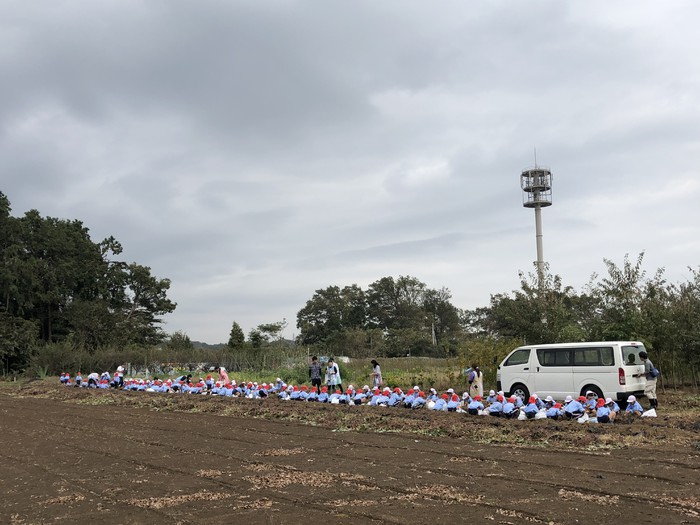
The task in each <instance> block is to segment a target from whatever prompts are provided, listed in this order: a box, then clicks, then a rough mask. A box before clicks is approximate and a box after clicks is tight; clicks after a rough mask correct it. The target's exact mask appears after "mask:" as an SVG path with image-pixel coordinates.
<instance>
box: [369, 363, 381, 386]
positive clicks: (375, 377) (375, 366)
mask: <svg viewBox="0 0 700 525" xmlns="http://www.w3.org/2000/svg"><path fill="white" fill-rule="evenodd" d="M370 362H371V363H372V373H371V374H370V377H371V378H372V386H376V387H381V386H382V382H383V380H382V368H381V367H380V366H379V363H377V360H376V359H372V361H370Z"/></svg>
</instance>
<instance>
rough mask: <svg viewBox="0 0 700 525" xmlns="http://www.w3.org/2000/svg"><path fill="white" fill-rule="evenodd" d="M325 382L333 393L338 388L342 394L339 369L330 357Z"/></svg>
mask: <svg viewBox="0 0 700 525" xmlns="http://www.w3.org/2000/svg"><path fill="white" fill-rule="evenodd" d="M326 382H327V384H328V386H329V387H330V388H331V389H332V390H333V391H335V389H336V388H339V389H340V391H341V392H342V390H343V381H342V379H341V378H340V368H338V365H337V364H336V363H335V361H334V360H333V358H332V357H331V358H330V359H329V360H328V366H327V367H326Z"/></svg>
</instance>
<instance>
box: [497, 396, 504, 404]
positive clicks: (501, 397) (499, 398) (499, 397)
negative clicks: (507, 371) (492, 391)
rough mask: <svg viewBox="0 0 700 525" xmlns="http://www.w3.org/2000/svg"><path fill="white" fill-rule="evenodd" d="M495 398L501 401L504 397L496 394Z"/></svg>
mask: <svg viewBox="0 0 700 525" xmlns="http://www.w3.org/2000/svg"><path fill="white" fill-rule="evenodd" d="M496 400H497V401H500V402H501V403H503V400H504V397H503V396H502V395H501V394H498V396H496Z"/></svg>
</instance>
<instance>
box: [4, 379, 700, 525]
mask: <svg viewBox="0 0 700 525" xmlns="http://www.w3.org/2000/svg"><path fill="white" fill-rule="evenodd" d="M660 405H661V407H662V412H661V414H662V417H659V418H657V419H648V420H636V421H634V422H632V423H616V424H614V425H592V424H578V423H572V422H549V421H546V420H544V421H502V420H497V419H495V418H490V417H469V416H465V415H462V414H454V413H434V412H430V411H427V410H424V411H411V410H404V409H398V408H374V407H346V406H339V405H332V406H331V405H319V404H315V403H302V402H293V401H291V402H281V401H277V400H272V399H270V400H266V401H254V400H245V399H230V398H216V397H214V398H212V397H205V396H189V395H167V394H149V393H145V392H144V393H138V392H114V391H87V390H83V389H81V390H78V389H69V388H62V387H56V386H53V385H50V384H47V383H40V382H38V383H29V384H26V385H23V386H21V387H17V386H0V459H1V460H2V465H3V468H2V476H0V498H1V501H2V505H1V506H0V523H17V524H19V523H23V524H29V523H60V522H69V521H75V520H81V521H83V522H84V523H91V522H92V523H106V522H109V523H163V524H168V525H172V524H176V523H196V522H209V523H211V522H216V523H234V522H238V521H239V520H241V519H242V520H251V519H252V520H255V523H266V524H277V523H324V522H330V523H334V524H335V523H372V522H378V523H401V524H403V523H410V524H424V523H466V522H471V523H502V524H507V523H513V524H515V523H545V524H550V523H556V524H568V523H586V524H595V523H619V524H626V523H664V524H671V523H700V502H699V499H700V498H699V495H700V489H699V488H698V485H699V484H700V410H699V408H700V400H698V397H697V395H695V396H691V395H687V396H681V395H677V396H671V395H668V396H666V397H662V398H661V400H660ZM664 406H666V407H668V408H667V410H668V415H663V414H664V410H663V408H664Z"/></svg>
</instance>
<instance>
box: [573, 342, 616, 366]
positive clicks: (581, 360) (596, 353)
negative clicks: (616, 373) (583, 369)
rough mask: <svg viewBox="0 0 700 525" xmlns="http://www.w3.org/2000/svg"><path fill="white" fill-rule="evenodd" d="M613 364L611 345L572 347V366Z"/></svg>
mask: <svg viewBox="0 0 700 525" xmlns="http://www.w3.org/2000/svg"><path fill="white" fill-rule="evenodd" d="M614 364H615V359H614V357H613V349H612V348H611V347H602V348H575V349H574V366H613V365H614Z"/></svg>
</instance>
